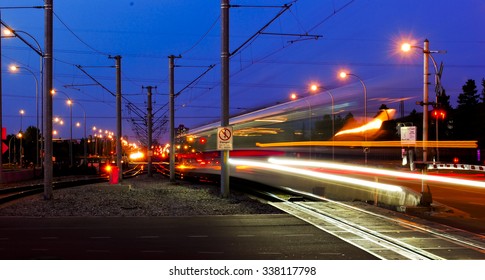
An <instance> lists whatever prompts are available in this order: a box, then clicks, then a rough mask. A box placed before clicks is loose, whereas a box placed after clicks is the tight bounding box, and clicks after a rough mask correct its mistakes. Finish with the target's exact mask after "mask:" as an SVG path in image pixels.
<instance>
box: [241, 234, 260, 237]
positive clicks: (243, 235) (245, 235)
mask: <svg viewBox="0 0 485 280" xmlns="http://www.w3.org/2000/svg"><path fill="white" fill-rule="evenodd" d="M255 236H256V235H254V234H238V235H236V237H255Z"/></svg>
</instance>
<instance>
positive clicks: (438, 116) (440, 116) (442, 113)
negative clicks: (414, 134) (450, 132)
mask: <svg viewBox="0 0 485 280" xmlns="http://www.w3.org/2000/svg"><path fill="white" fill-rule="evenodd" d="M431 115H432V116H433V117H434V118H435V119H442V120H444V119H445V117H446V112H445V111H444V110H440V109H435V110H433V111H432V112H431Z"/></svg>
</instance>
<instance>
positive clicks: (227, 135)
mask: <svg viewBox="0 0 485 280" xmlns="http://www.w3.org/2000/svg"><path fill="white" fill-rule="evenodd" d="M231 136H232V131H231V130H230V129H228V128H223V129H221V130H220V131H219V139H221V140H222V141H227V140H230V139H231Z"/></svg>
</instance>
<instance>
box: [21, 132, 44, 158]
mask: <svg viewBox="0 0 485 280" xmlns="http://www.w3.org/2000/svg"><path fill="white" fill-rule="evenodd" d="M39 138H40V131H39V129H38V128H37V127H35V126H29V127H27V129H26V130H25V133H24V136H23V141H22V146H23V148H24V160H25V162H26V163H34V164H35V163H36V157H37V149H36V144H37V145H40V142H39V141H36V139H39Z"/></svg>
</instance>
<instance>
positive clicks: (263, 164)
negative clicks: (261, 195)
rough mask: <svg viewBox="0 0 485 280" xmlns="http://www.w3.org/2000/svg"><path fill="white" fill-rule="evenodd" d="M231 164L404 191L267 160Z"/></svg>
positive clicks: (233, 161) (238, 160) (392, 190)
mask: <svg viewBox="0 0 485 280" xmlns="http://www.w3.org/2000/svg"><path fill="white" fill-rule="evenodd" d="M229 164H232V165H245V166H251V167H260V168H265V169H271V170H277V171H283V172H288V173H292V174H297V175H305V176H309V177H313V178H318V179H324V180H330V181H335V182H340V183H347V184H352V185H356V186H361V187H366V188H370V189H381V190H386V191H391V192H402V191H403V190H402V188H401V187H399V186H396V185H390V184H382V183H377V182H374V181H366V180H361V179H355V178H349V177H344V176H339V175H333V174H325V173H322V172H318V171H313V170H307V169H301V168H295V167H289V166H284V165H280V164H273V163H267V162H262V161H252V160H243V159H233V158H230V159H229Z"/></svg>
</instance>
